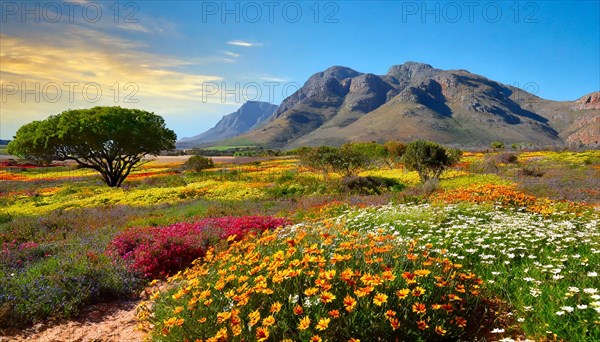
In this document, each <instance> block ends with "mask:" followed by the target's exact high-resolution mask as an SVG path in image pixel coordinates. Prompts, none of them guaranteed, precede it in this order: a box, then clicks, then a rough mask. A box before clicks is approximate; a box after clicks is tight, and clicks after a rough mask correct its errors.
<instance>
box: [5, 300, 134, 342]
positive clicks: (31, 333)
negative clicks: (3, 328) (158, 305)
mask: <svg viewBox="0 0 600 342" xmlns="http://www.w3.org/2000/svg"><path fill="white" fill-rule="evenodd" d="M138 303H139V302H138V301H128V302H122V301H121V302H112V303H102V304H96V305H92V306H90V307H88V308H86V309H85V310H84V312H83V313H82V315H81V317H80V318H79V319H77V320H73V321H68V322H62V323H59V324H55V325H48V326H46V325H42V324H38V325H36V326H34V327H33V328H30V329H27V330H25V331H19V332H12V333H8V334H6V335H5V334H3V333H1V332H0V342H8V341H36V342H38V341H39V342H54V341H56V342H66V341H69V342H70V341H115V342H137V341H143V340H144V337H145V334H144V333H142V332H141V331H138V330H136V326H137V321H136V319H135V313H136V310H135V308H136V306H137V304H138Z"/></svg>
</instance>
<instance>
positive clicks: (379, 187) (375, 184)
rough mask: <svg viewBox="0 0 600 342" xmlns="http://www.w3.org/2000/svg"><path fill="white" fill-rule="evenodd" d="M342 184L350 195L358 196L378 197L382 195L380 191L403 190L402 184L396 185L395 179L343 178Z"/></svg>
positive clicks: (370, 177)
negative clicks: (374, 195)
mask: <svg viewBox="0 0 600 342" xmlns="http://www.w3.org/2000/svg"><path fill="white" fill-rule="evenodd" d="M342 184H343V185H344V186H345V187H346V189H347V190H348V191H349V192H350V193H354V194H360V195H373V194H377V195H379V194H381V193H382V191H385V190H388V189H390V188H393V189H396V190H401V189H402V188H403V186H402V184H400V183H398V181H396V180H395V179H391V178H382V177H372V176H368V177H360V176H353V177H348V178H344V179H343V180H342Z"/></svg>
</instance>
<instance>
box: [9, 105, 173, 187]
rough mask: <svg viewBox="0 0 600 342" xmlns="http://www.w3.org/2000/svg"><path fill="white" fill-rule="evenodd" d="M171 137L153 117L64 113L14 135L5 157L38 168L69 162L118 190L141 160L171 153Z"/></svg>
mask: <svg viewBox="0 0 600 342" xmlns="http://www.w3.org/2000/svg"><path fill="white" fill-rule="evenodd" d="M176 139H177V136H176V135H175V133H174V132H173V131H172V130H170V129H168V128H166V127H165V122H164V119H163V118H162V117H160V116H158V115H155V114H153V113H149V112H146V111H142V110H138V109H127V108H121V107H94V108H91V109H77V110H67V111H65V112H62V113H61V114H58V115H53V116H50V117H49V118H47V119H46V120H43V121H34V122H32V123H29V124H27V125H25V126H23V127H21V128H20V129H19V131H17V134H16V136H15V140H13V141H12V142H11V143H10V144H9V146H8V149H9V153H11V154H14V155H16V156H18V157H24V158H32V159H34V160H36V161H39V162H42V163H48V162H49V161H51V160H53V159H56V160H74V161H76V162H77V164H78V165H79V166H80V167H83V168H90V169H94V170H96V171H98V172H100V174H101V175H102V179H103V180H104V182H105V183H106V184H107V185H108V186H111V187H115V186H116V187H119V186H121V184H122V183H123V181H124V180H125V178H127V176H128V175H129V173H130V172H131V170H132V168H133V167H134V166H135V165H137V164H139V163H140V161H141V160H142V158H143V157H144V156H145V155H146V154H153V155H158V154H159V153H160V152H161V151H162V150H168V149H173V148H175V140H176Z"/></svg>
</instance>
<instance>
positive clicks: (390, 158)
mask: <svg viewBox="0 0 600 342" xmlns="http://www.w3.org/2000/svg"><path fill="white" fill-rule="evenodd" d="M383 147H384V148H385V150H386V156H385V162H386V164H387V165H388V166H389V167H390V168H392V167H394V166H395V165H396V164H398V163H400V161H401V159H402V156H403V155H404V152H405V151H406V144H405V143H401V142H399V141H391V140H390V141H388V142H386V143H385V144H383Z"/></svg>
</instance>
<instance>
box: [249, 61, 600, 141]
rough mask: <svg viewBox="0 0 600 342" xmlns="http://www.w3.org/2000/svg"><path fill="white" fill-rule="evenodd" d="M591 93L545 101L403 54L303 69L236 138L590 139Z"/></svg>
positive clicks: (594, 100)
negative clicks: (302, 79) (374, 69)
mask: <svg viewBox="0 0 600 342" xmlns="http://www.w3.org/2000/svg"><path fill="white" fill-rule="evenodd" d="M598 94H600V92H599V93H593V94H590V95H587V96H584V97H582V98H581V99H579V100H577V101H550V100H545V99H542V98H539V97H537V96H535V95H533V94H530V93H528V92H525V91H523V90H521V89H518V88H515V87H512V86H508V85H504V84H501V83H498V82H495V81H493V80H490V79H487V78H485V77H483V76H480V75H476V74H472V73H470V72H468V71H466V70H440V69H436V68H434V67H432V66H431V65H428V64H423V63H415V62H407V63H404V64H401V65H394V66H392V67H391V68H390V69H389V71H388V72H387V74H385V75H373V74H369V73H360V72H358V71H355V70H352V69H350V68H346V67H341V66H334V67H331V68H328V69H327V70H325V71H322V72H319V73H316V74H314V75H313V76H311V77H310V78H309V79H308V80H307V81H306V83H305V84H304V86H303V87H302V88H300V89H299V90H298V91H297V92H295V93H294V94H292V95H291V96H289V97H288V98H286V99H285V100H284V101H283V102H282V103H281V105H280V106H279V108H278V109H277V110H276V111H275V113H274V114H273V119H272V120H271V121H270V122H268V123H266V124H265V125H262V126H260V127H258V128H254V129H252V130H251V131H249V132H247V133H245V134H243V135H241V136H240V137H239V138H240V141H242V140H243V141H246V142H248V141H250V142H253V143H256V144H260V145H264V146H269V147H278V148H291V147H298V146H305V145H309V146H310V145H339V144H342V143H344V142H348V141H373V140H375V141H379V142H383V141H386V140H402V141H411V140H414V139H428V140H434V141H437V142H440V143H444V144H447V145H451V146H457V147H463V148H464V147H472V148H478V147H487V146H489V144H490V142H492V141H502V142H504V143H506V144H512V143H532V144H534V145H537V146H548V145H564V144H575V145H588V146H595V144H597V141H598V140H600V139H599V135H600V131H599V130H597V129H595V128H594V127H596V126H594V125H598V119H596V118H597V117H598V116H599V113H600V110H599V99H600V97H599V96H598Z"/></svg>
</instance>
